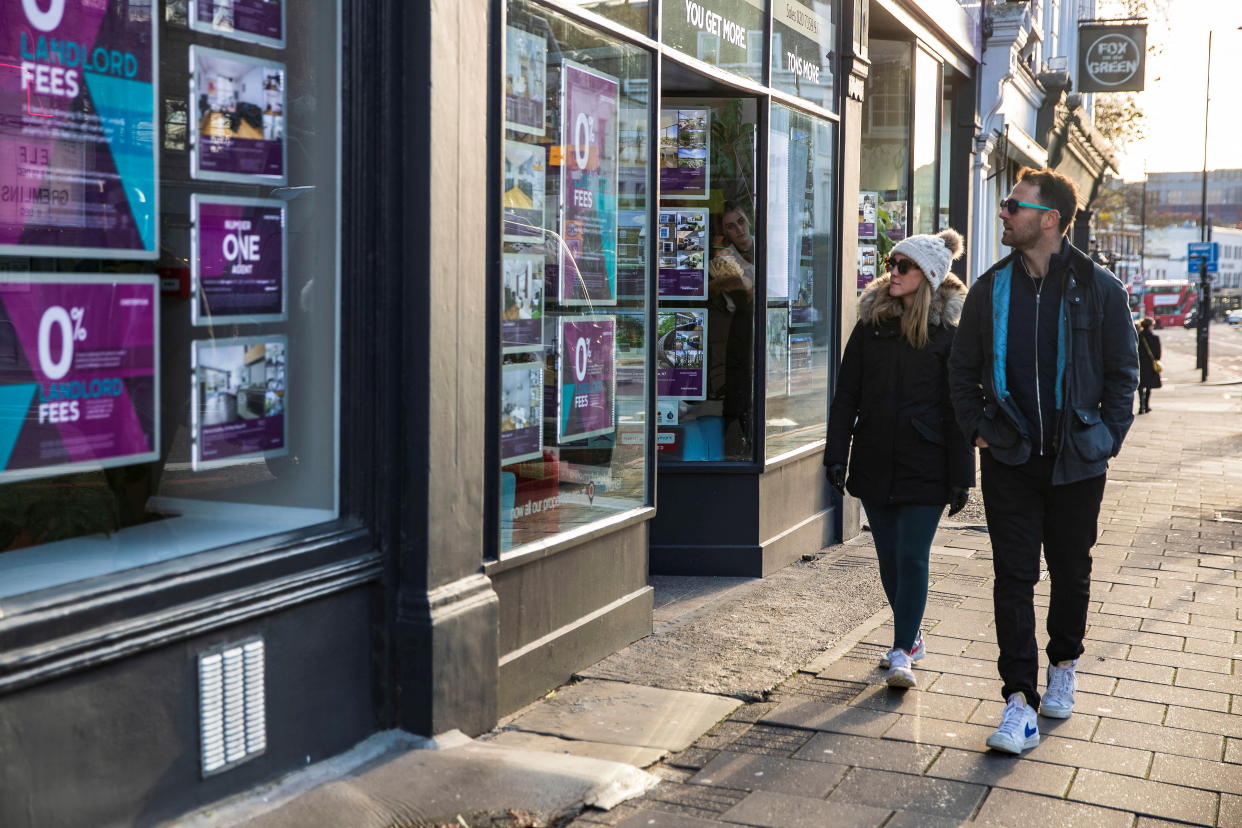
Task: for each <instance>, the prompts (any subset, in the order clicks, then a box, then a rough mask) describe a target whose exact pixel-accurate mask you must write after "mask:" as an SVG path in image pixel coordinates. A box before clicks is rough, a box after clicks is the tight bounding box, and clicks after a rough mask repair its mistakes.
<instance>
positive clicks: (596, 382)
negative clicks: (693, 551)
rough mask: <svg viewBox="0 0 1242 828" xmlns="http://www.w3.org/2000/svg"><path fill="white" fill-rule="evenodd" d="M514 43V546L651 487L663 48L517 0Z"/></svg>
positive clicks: (510, 89)
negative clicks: (654, 119) (651, 210)
mask: <svg viewBox="0 0 1242 828" xmlns="http://www.w3.org/2000/svg"><path fill="white" fill-rule="evenodd" d="M505 48H506V60H505V86H504V88H505V119H504V121H505V123H504V181H503V184H502V192H501V193H500V194H498V195H500V197H501V199H502V204H503V212H504V220H503V227H502V228H497V230H498V231H499V232H500V233H501V238H502V243H501V244H502V261H501V263H500V267H499V269H498V271H497V272H496V274H495V278H496V279H497V281H498V283H499V285H498V286H499V290H498V292H497V293H498V295H499V297H500V303H501V314H500V316H501V320H500V327H501V330H500V340H501V354H498V355H497V356H498V357H500V359H501V362H502V365H501V393H500V400H501V401H500V405H501V410H500V412H499V427H500V470H499V475H500V485H499V492H500V499H499V510H500V542H499V548H500V551H501V554H504V553H506V552H509V551H510V550H514V549H516V548H518V547H521V546H523V545H525V544H530V543H534V542H537V541H542V540H546V539H547V538H549V537H552V536H555V535H558V534H560V533H562V532H567V531H571V530H574V529H580V528H582V527H583V526H586V525H588V524H590V523H593V522H595V521H598V520H602V519H605V518H608V517H610V516H614V515H618V514H620V513H622V512H624V511H626V510H629V509H632V508H635V507H639V506H643V505H646V504H647V503H649V502H650V500H649V497H648V489H649V487H648V476H649V469H648V467H647V432H648V426H647V422H646V418H645V412H646V411H647V400H648V393H649V391H648V385H649V382H648V379H649V378H648V374H647V367H646V366H647V356H646V355H647V346H648V335H649V326H648V304H647V303H648V297H647V284H648V278H647V273H648V258H647V257H648V250H649V248H650V245H651V238H650V234H649V232H648V229H647V210H648V201H647V198H648V195H647V181H648V175H649V162H648V134H649V131H650V128H649V123H650V110H649V106H650V100H649V97H648V95H649V90H650V82H651V56H650V54H649V53H648V52H647V51H645V50H643V49H640V48H638V47H635V46H632V45H628V44H625V43H623V42H620V41H618V40H616V39H614V38H611V37H607V36H605V35H602V34H599V33H596V32H594V31H593V30H591V29H590V28H588V27H585V26H582V25H579V24H577V23H575V22H573V21H571V20H569V19H568V18H566V17H564V16H562V15H558V14H556V13H554V12H551V11H547V10H545V9H543V8H542V7H540V6H538V5H536V4H534V3H526V2H518V1H515V2H510V3H509V6H508V22H507V30H506V36H505Z"/></svg>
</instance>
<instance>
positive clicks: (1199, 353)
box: [1195, 29, 1212, 382]
mask: <svg viewBox="0 0 1242 828" xmlns="http://www.w3.org/2000/svg"><path fill="white" fill-rule="evenodd" d="M1211 106H1212V32H1211V30H1210V29H1209V30H1208V45H1207V78H1206V79H1205V80H1204V84H1203V175H1202V177H1201V178H1200V181H1199V241H1201V242H1205V241H1210V239H1211V235H1212V233H1211V231H1210V230H1209V229H1208V223H1207V165H1208V112H1209V111H1210V109H1211ZM1211 278H1212V277H1211V276H1209V275H1208V272H1207V261H1206V260H1205V259H1200V260H1199V319H1198V322H1199V326H1198V329H1197V331H1196V334H1197V335H1196V337H1195V345H1196V347H1195V367H1196V368H1198V369H1199V371H1200V374H1199V381H1200V382H1206V381H1207V376H1208V331H1209V328H1208V326H1209V325H1210V324H1211V322H1212V295H1211V289H1212V282H1211Z"/></svg>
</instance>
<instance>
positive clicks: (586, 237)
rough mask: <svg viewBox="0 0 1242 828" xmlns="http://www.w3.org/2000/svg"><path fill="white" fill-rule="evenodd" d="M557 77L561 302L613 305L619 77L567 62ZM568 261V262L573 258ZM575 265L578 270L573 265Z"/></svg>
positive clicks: (615, 271)
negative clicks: (559, 95)
mask: <svg viewBox="0 0 1242 828" xmlns="http://www.w3.org/2000/svg"><path fill="white" fill-rule="evenodd" d="M564 66H565V69H564V72H563V74H562V76H561V89H562V94H563V96H564V99H563V104H562V122H561V135H562V139H561V140H562V142H563V144H564V147H563V151H562V153H561V165H562V167H561V168H562V171H563V175H564V179H563V181H564V184H563V187H562V189H561V193H562V199H563V203H562V204H561V236H562V238H563V239H564V241H565V246H564V248H562V250H561V268H560V271H561V279H560V282H561V284H560V293H559V296H560V301H561V304H564V305H615V304H616V302H617V92H618V89H619V88H620V86H619V84H618V83H617V79H616V78H613V77H610V76H608V75H604V74H600V73H599V72H596V71H594V70H591V69H587V68H586V67H584V66H579V65H577V64H575V63H570V62H568V61H567V62H566V63H565V64H564ZM571 258H572V260H573V261H572V262H567V261H566V260H567V259H571ZM575 264H576V267H575V266H574V265H575Z"/></svg>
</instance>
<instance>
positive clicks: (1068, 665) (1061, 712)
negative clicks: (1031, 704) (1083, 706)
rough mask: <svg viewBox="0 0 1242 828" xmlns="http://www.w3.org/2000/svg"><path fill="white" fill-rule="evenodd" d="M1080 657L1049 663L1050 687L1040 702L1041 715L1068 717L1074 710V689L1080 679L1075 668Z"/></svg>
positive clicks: (1051, 717)
mask: <svg viewBox="0 0 1242 828" xmlns="http://www.w3.org/2000/svg"><path fill="white" fill-rule="evenodd" d="M1077 666H1078V659H1074V660H1073V661H1062V662H1061V663H1060V664H1049V665H1048V689H1047V690H1045V691H1044V697H1043V699H1042V700H1040V703H1039V715H1041V716H1047V717H1048V718H1049V719H1068V718H1069V717H1070V714H1071V713H1073V712H1074V690H1075V689H1077V687H1078V679H1077V677H1075V675H1074V668H1075V667H1077Z"/></svg>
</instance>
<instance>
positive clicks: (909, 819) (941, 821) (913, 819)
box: [884, 811, 962, 828]
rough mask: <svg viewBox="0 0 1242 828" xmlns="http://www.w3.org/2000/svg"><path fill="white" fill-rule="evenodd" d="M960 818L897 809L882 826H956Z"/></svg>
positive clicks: (923, 827) (912, 827) (887, 827)
mask: <svg viewBox="0 0 1242 828" xmlns="http://www.w3.org/2000/svg"><path fill="white" fill-rule="evenodd" d="M961 824H962V821H961V820H960V819H949V818H947V817H936V816H932V815H931V814H920V813H919V812H918V811H898V812H897V813H895V814H893V818H892V819H890V820H889V821H888V822H886V823H884V828H958V826H960V825H961Z"/></svg>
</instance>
